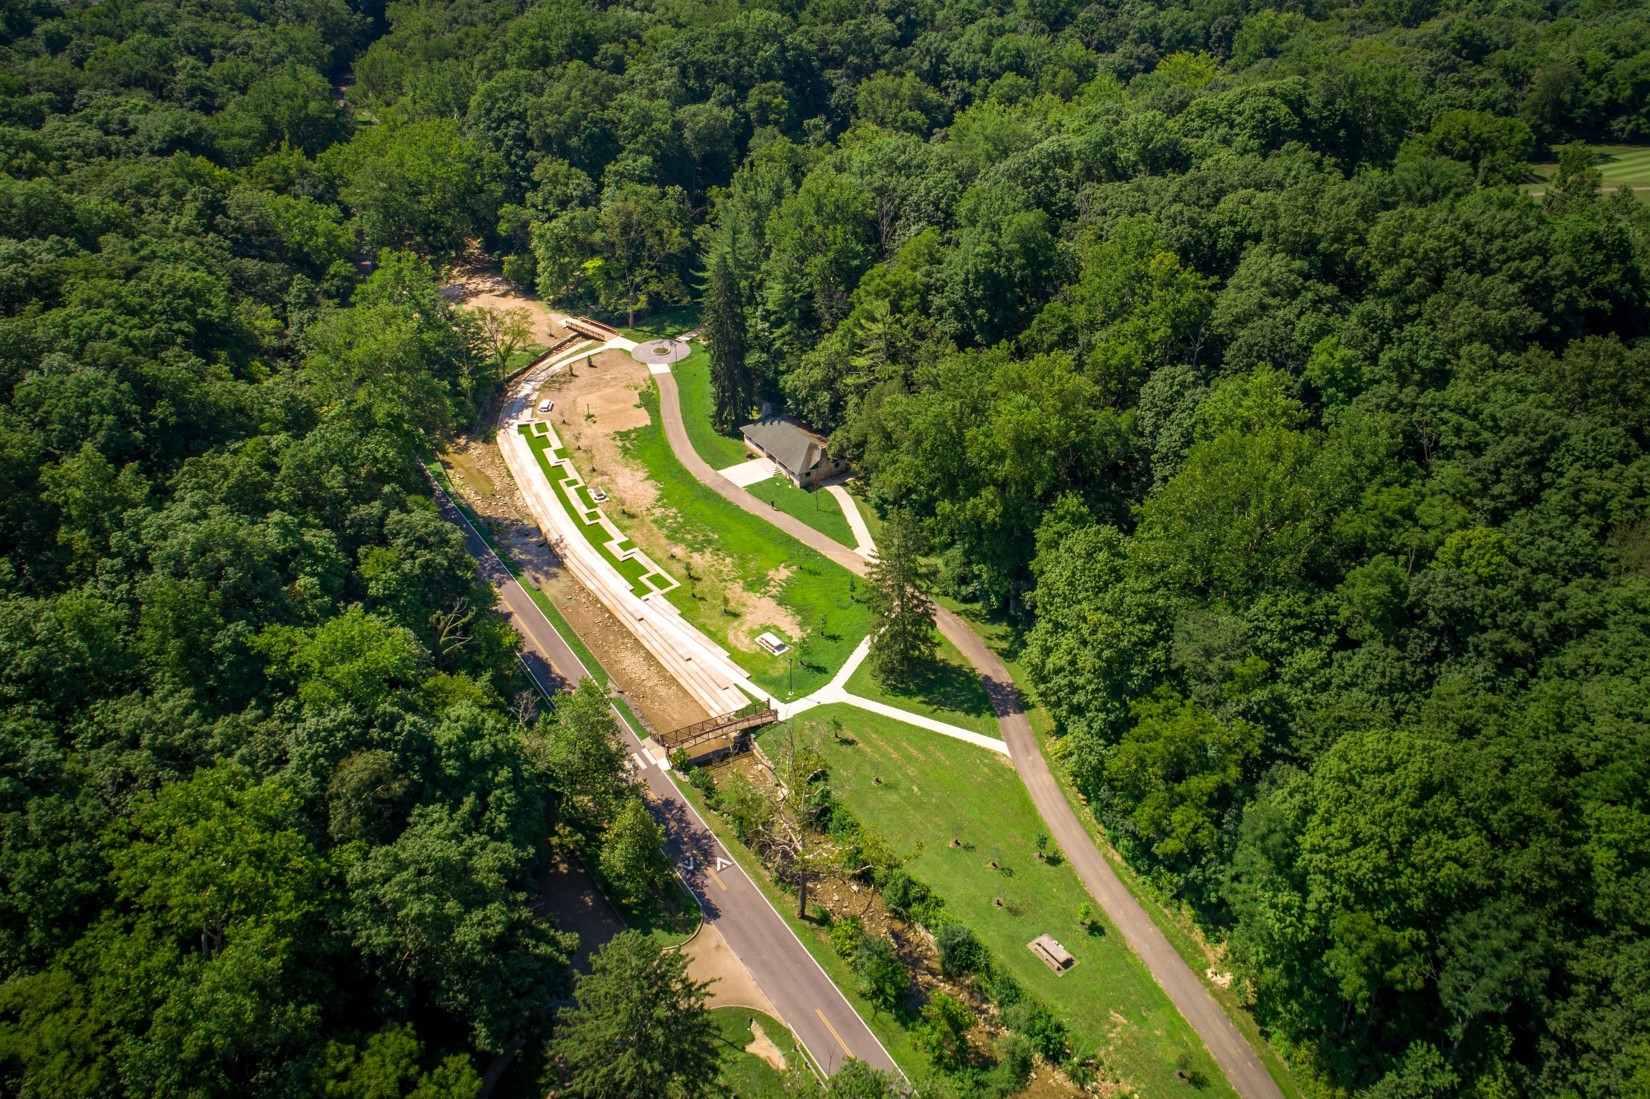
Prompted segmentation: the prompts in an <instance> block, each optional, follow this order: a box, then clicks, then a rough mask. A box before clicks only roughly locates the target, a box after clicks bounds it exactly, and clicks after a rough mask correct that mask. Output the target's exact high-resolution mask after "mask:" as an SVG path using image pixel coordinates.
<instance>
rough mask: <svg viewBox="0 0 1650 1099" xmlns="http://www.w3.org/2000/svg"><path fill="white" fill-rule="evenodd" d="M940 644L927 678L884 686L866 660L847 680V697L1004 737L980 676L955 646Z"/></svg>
mask: <svg viewBox="0 0 1650 1099" xmlns="http://www.w3.org/2000/svg"><path fill="white" fill-rule="evenodd" d="M936 636H937V635H936ZM938 640H939V650H938V653H937V656H938V659H937V660H936V661H935V663H934V667H933V669H932V670H931V671H930V672H928V673H927V674H925V675H922V676H919V677H917V678H914V679H912V680H911V681H910V682H906V683H899V684H894V685H891V686H885V685H883V684H881V683H878V682H877V678H876V676H874V675H872V674H871V662H870V661H868V660H867V661H866V662H865V663H863V664H861V665H860V666H859V667H858V668H856V669H855V670H854V674H853V675H851V676H849V677H848V693H849V694H856V695H859V696H860V697H861V698H869V699H872V700H873V701H876V702H886V703H887V704H888V705H890V706H898V707H899V708H900V709H902V710H910V711H911V712H912V713H917V714H921V715H922V716H923V717H931V718H933V719H934V720H936V721H944V722H947V723H948V724H951V725H960V726H962V727H963V728H964V729H972V730H973V731H974V732H976V733H983V734H985V735H986V736H1001V735H1002V730H1001V728H1000V727H999V726H998V725H997V715H996V714H995V713H994V712H993V711H992V709H991V696H990V695H988V694H986V692H985V684H984V683H983V682H981V681H980V675H979V673H978V672H976V671H975V670H974V669H973V667H972V666H970V665H969V663H968V661H967V660H965V659H963V655H962V653H960V652H958V651H957V647H956V646H955V645H953V644H951V642H949V641H947V640H946V639H945V638H943V637H940V638H939V639H938Z"/></svg>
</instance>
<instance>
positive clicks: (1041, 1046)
mask: <svg viewBox="0 0 1650 1099" xmlns="http://www.w3.org/2000/svg"><path fill="white" fill-rule="evenodd" d="M1003 1022H1004V1023H1005V1024H1006V1025H1007V1026H1008V1029H1009V1030H1012V1031H1013V1032H1014V1033H1016V1034H1019V1035H1022V1036H1023V1037H1024V1038H1025V1039H1026V1041H1028V1042H1030V1043H1031V1048H1032V1049H1035V1050H1036V1051H1037V1052H1038V1053H1039V1054H1041V1055H1042V1057H1043V1059H1044V1060H1045V1061H1050V1062H1052V1063H1054V1064H1059V1063H1060V1062H1062V1061H1064V1060H1065V1059H1066V1055H1067V1052H1068V1047H1067V1043H1066V1025H1065V1024H1064V1023H1062V1022H1061V1021H1060V1020H1059V1019H1057V1018H1055V1016H1054V1013H1053V1012H1052V1011H1050V1010H1049V1009H1048V1007H1047V1005H1045V1004H1044V1003H1042V1001H1040V1000H1037V999H1034V998H1032V997H1030V996H1021V997H1020V998H1019V1002H1018V1003H1015V1004H1013V1005H1012V1006H1010V1007H1008V1008H1006V1009H1004V1011H1003Z"/></svg>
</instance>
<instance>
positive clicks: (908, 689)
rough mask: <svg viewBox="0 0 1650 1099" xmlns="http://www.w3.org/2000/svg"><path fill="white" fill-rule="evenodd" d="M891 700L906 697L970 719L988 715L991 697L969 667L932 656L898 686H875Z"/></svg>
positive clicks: (989, 714) (989, 713) (891, 684)
mask: <svg viewBox="0 0 1650 1099" xmlns="http://www.w3.org/2000/svg"><path fill="white" fill-rule="evenodd" d="M878 686H879V687H881V688H882V689H883V690H884V691H886V692H887V693H888V694H890V695H892V696H894V697H895V698H908V699H912V700H914V701H916V702H920V703H922V704H924V705H926V706H930V707H933V708H934V709H936V710H951V711H953V712H955V713H960V714H967V715H969V716H970V717H990V716H992V709H991V697H990V696H989V695H988V694H986V691H985V687H984V685H983V684H981V682H980V677H979V675H978V674H977V673H975V671H974V670H973V669H972V668H965V667H963V666H962V665H960V664H955V663H952V662H951V661H949V660H945V659H941V658H938V657H936V658H935V659H934V660H932V661H930V662H929V664H928V666H927V667H926V668H924V669H923V670H922V671H919V672H917V673H915V674H914V675H912V676H911V678H910V679H909V680H907V681H905V682H902V683H878Z"/></svg>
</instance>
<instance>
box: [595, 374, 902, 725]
mask: <svg viewBox="0 0 1650 1099" xmlns="http://www.w3.org/2000/svg"><path fill="white" fill-rule="evenodd" d="M642 405H643V407H644V408H646V409H647V414H648V424H647V426H646V427H639V428H636V429H634V430H632V431H627V432H624V433H622V434H621V435H619V436H618V440H619V444H620V446H621V447H622V448H623V449H624V453H625V455H626V457H628V458H629V459H631V460H632V461H634V462H636V463H637V464H639V465H640V466H641V467H642V468H643V469H644V470H646V472H647V475H648V477H649V478H650V479H651V480H652V481H653V483H654V485H655V486H657V488H658V490H659V501H660V502H659V503H658V504H656V505H655V507H654V514H653V516H652V518H653V519H654V520H655V521H656V522H657V523H658V525H659V526H660V528H661V530H662V531H663V532H664V533H665V534H666V535H667V536H668V537H670V538H672V539H674V540H675V541H677V542H680V543H681V544H683V545H685V546H688V547H690V548H692V549H695V550H700V551H703V552H706V553H709V554H712V555H714V556H716V557H717V558H719V559H721V560H723V561H726V562H727V563H728V564H729V565H730V566H731V567H732V569H733V570H734V573H735V576H736V581H737V583H738V584H739V585H740V586H742V587H743V588H744V590H746V591H749V592H752V593H756V594H764V595H768V596H770V597H772V598H773V599H775V600H776V601H777V602H778V603H779V604H780V605H782V606H784V607H785V608H787V609H788V610H789V611H790V612H791V613H792V614H794V615H795V616H796V618H797V621H798V622H799V623H800V625H801V628H802V631H803V636H802V637H801V638H800V639H796V638H792V637H790V634H791V632H792V631H790V630H789V629H787V628H785V627H784V626H783V624H781V623H776V622H770V623H754V624H753V625H756V626H758V627H759V628H763V629H774V630H776V631H777V632H779V633H781V634H784V635H786V637H787V639H788V640H792V641H793V642H796V643H795V645H794V654H786V655H785V656H769V655H768V654H767V653H765V652H761V651H759V650H758V651H749V650H746V649H745V648H743V647H742V646H740V645H737V644H734V643H733V641H732V639H731V637H730V627H731V626H732V624H733V623H734V621H735V619H733V618H731V617H730V616H729V615H728V614H727V613H726V612H725V611H724V609H723V608H724V601H723V589H722V584H723V583H724V582H725V581H724V580H722V579H719V578H714V577H705V576H700V577H697V578H694V577H686V578H683V582H682V584H681V586H680V587H677V588H674V589H672V590H671V591H670V593H669V595H668V598H669V599H670V601H671V603H672V604H674V605H675V606H676V608H677V609H678V610H680V611H681V612H682V616H683V617H684V618H686V619H687V620H688V621H690V622H692V623H693V624H694V625H695V626H697V627H698V628H699V629H701V630H703V631H704V632H705V633H706V634H708V635H709V636H711V637H713V638H715V639H716V640H718V641H720V642H721V643H722V644H723V645H724V646H725V647H726V648H727V649H728V651H729V652H730V653H732V654H733V658H734V659H735V660H736V661H738V662H739V664H740V666H741V667H743V668H744V669H745V670H746V671H748V672H750V673H751V676H752V678H754V679H755V680H756V682H757V683H759V684H760V685H761V686H762V687H763V688H765V689H766V690H768V691H771V692H773V693H774V694H776V695H779V696H780V697H784V695H785V694H786V693H787V692H788V690H789V687H790V674H791V666H790V660H791V656H792V655H794V656H795V659H796V669H795V677H796V678H795V695H796V697H798V698H800V697H801V696H802V695H804V694H807V693H809V692H810V691H813V690H815V689H817V688H819V687H822V686H824V685H825V684H826V683H828V682H830V679H831V676H832V675H834V674H835V673H836V670H837V669H838V668H840V667H842V665H843V664H844V663H846V662H847V660H848V657H849V656H850V655H852V653H853V651H854V648H855V646H857V645H858V644H859V642H860V639H861V638H863V637H864V636H865V633H866V631H867V630H868V629H869V628H870V611H869V610H867V609H866V607H865V605H864V604H863V603H861V602H860V601H859V599H858V598H857V596H858V592H859V588H860V585H859V584H858V582H857V580H856V579H855V578H854V576H853V574H852V573H850V572H848V570H847V569H844V568H843V567H841V566H840V565H837V564H835V563H834V562H832V561H830V560H828V559H826V558H825V557H823V556H821V555H820V554H818V553H816V552H814V551H813V550H811V549H809V548H808V547H807V546H804V545H802V544H801V543H800V542H797V541H796V540H795V539H793V538H790V537H789V536H787V535H785V534H783V533H781V532H780V531H778V530H775V529H774V528H773V526H772V525H771V524H769V523H767V522H765V521H764V520H762V519H759V518H758V517H756V516H754V515H751V514H749V513H748V512H745V511H743V510H741V509H739V508H737V507H735V506H733V505H732V504H730V503H728V502H727V501H726V500H724V499H722V498H721V497H720V496H718V495H717V494H716V493H714V492H712V491H711V490H710V489H708V488H706V487H705V486H704V485H701V484H700V483H699V482H698V481H696V480H694V479H693V477H692V475H691V474H689V473H688V471H687V470H686V469H684V468H682V464H681V463H680V462H678V461H677V460H676V456H675V455H674V454H673V453H671V450H670V444H669V443H668V442H667V441H666V439H665V437H664V432H663V431H662V430H661V429H660V427H659V395H658V392H657V390H654V389H648V390H646V391H644V392H643V393H642ZM753 632H754V631H753Z"/></svg>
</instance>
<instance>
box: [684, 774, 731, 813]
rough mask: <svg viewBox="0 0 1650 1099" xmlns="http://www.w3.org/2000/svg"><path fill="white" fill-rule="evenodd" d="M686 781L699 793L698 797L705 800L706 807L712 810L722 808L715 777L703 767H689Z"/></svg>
mask: <svg viewBox="0 0 1650 1099" xmlns="http://www.w3.org/2000/svg"><path fill="white" fill-rule="evenodd" d="M678 769H679V768H678ZM687 780H688V783H689V784H690V785H692V787H693V788H694V789H695V790H697V791H699V795H700V796H701V797H703V798H704V799H705V804H706V805H708V806H710V807H711V808H712V809H720V808H721V807H722V796H721V794H720V793H719V792H718V791H717V789H716V777H715V776H714V775H712V774H711V773H710V772H709V771H707V770H705V769H704V768H703V767H691V768H689V769H688V771H687Z"/></svg>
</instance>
